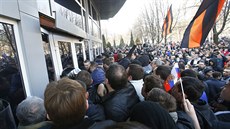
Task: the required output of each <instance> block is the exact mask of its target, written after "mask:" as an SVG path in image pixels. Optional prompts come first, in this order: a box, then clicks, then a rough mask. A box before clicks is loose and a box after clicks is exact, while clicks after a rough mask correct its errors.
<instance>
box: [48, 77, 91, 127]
mask: <svg viewBox="0 0 230 129" xmlns="http://www.w3.org/2000/svg"><path fill="white" fill-rule="evenodd" d="M85 93H86V90H85V89H84V88H83V87H82V86H81V84H79V83H78V82H77V81H74V80H71V79H68V78H63V79H61V80H59V81H54V82H51V83H49V84H48V85H47V87H46V90H45V94H44V96H45V98H44V103H45V108H46V111H47V114H48V115H49V117H50V119H51V120H52V121H53V122H54V124H55V125H56V126H58V127H66V126H72V125H74V124H77V123H79V122H80V121H81V120H82V119H83V118H84V116H85V113H86V110H87V106H86V97H85Z"/></svg>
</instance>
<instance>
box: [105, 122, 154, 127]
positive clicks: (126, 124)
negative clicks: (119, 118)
mask: <svg viewBox="0 0 230 129" xmlns="http://www.w3.org/2000/svg"><path fill="white" fill-rule="evenodd" d="M106 129H150V128H148V127H147V126H145V125H144V124H141V123H139V122H130V121H129V122H118V123H116V124H115V125H112V126H109V127H107V128H106Z"/></svg>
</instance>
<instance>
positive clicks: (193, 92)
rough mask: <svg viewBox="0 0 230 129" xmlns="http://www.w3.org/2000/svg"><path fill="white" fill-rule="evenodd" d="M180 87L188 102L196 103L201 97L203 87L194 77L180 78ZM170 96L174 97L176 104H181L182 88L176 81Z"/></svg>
mask: <svg viewBox="0 0 230 129" xmlns="http://www.w3.org/2000/svg"><path fill="white" fill-rule="evenodd" d="M181 79H182V86H183V89H184V94H185V98H186V99H188V100H189V101H190V102H197V100H198V99H199V98H200V97H201V95H202V93H203V91H204V89H205V85H204V83H202V82H201V81H200V80H199V79H198V78H194V77H188V76H187V77H182V78H181ZM170 93H171V95H172V96H174V97H175V99H176V100H177V102H178V103H182V101H183V96H182V88H181V83H180V81H178V82H177V83H176V84H175V85H174V87H173V88H172V89H171V91H170Z"/></svg>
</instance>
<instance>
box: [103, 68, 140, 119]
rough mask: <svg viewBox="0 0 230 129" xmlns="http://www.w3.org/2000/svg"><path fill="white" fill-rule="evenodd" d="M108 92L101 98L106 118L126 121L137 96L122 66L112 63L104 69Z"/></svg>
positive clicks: (137, 99) (136, 100) (137, 100)
mask: <svg viewBox="0 0 230 129" xmlns="http://www.w3.org/2000/svg"><path fill="white" fill-rule="evenodd" d="M105 83H106V88H107V89H108V94H106V95H105V96H104V97H103V98H102V105H103V106H104V110H105V116H106V119H111V120H114V121H117V122H121V121H126V120H127V119H128V117H129V113H130V111H131V109H132V108H133V106H134V105H135V104H136V103H138V102H139V98H138V96H137V93H136V91H135V89H134V87H133V85H132V84H130V83H128V75H127V73H126V70H125V69H124V67H123V66H121V65H117V64H113V65H111V66H110V67H109V69H108V70H107V71H106V81H105Z"/></svg>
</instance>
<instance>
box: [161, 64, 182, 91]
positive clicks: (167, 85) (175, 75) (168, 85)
mask: <svg viewBox="0 0 230 129" xmlns="http://www.w3.org/2000/svg"><path fill="white" fill-rule="evenodd" d="M171 76H172V77H170V78H169V79H168V80H166V81H165V83H164V87H165V90H166V91H167V92H168V91H169V90H170V89H171V88H172V87H173V86H174V84H175V83H176V82H177V80H178V79H179V78H180V69H179V65H178V63H175V64H174V66H173V68H172V70H171Z"/></svg>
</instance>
